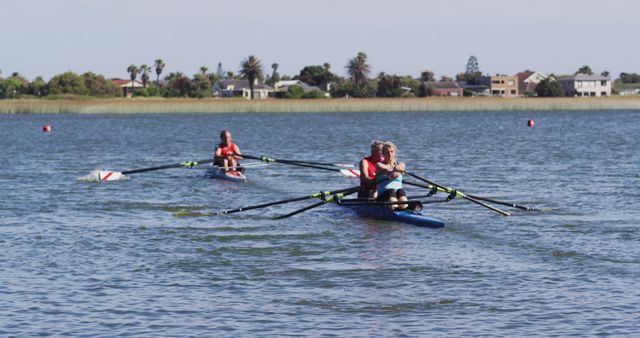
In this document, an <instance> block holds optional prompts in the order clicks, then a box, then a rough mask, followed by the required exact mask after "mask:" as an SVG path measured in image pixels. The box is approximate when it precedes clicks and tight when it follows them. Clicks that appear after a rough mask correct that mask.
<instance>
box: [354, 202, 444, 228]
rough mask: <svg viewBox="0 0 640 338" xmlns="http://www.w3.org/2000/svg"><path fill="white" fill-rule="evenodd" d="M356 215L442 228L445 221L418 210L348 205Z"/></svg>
mask: <svg viewBox="0 0 640 338" xmlns="http://www.w3.org/2000/svg"><path fill="white" fill-rule="evenodd" d="M347 207H348V208H350V209H352V210H354V211H355V212H356V213H357V214H358V215H360V216H363V217H370V218H375V219H379V220H385V221H396V222H402V223H407V224H412V225H416V226H420V227H428V228H443V227H444V225H445V223H444V221H441V220H439V219H436V218H432V217H429V216H426V215H425V214H423V213H422V212H419V211H409V210H402V211H391V210H389V208H387V207H386V206H378V205H349V206H347Z"/></svg>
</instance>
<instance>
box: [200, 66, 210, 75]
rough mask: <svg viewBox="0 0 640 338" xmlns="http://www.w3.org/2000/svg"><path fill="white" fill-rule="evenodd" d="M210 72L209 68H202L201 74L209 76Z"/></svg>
mask: <svg viewBox="0 0 640 338" xmlns="http://www.w3.org/2000/svg"><path fill="white" fill-rule="evenodd" d="M208 70H209V68H207V67H206V66H202V67H200V72H202V75H207V71H208Z"/></svg>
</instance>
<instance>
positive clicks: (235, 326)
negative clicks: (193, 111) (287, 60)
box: [0, 111, 640, 337]
mask: <svg viewBox="0 0 640 338" xmlns="http://www.w3.org/2000/svg"><path fill="white" fill-rule="evenodd" d="M529 118H533V119H534V120H535V122H536V124H535V128H533V129H529V128H527V126H526V122H527V120H528V119H529ZM45 123H50V124H51V125H52V126H53V132H51V133H49V134H45V133H43V132H42V130H41V127H42V125H43V124H45ZM222 129H230V130H232V132H233V136H234V140H235V141H236V142H237V143H238V144H239V145H240V147H241V149H242V151H243V152H245V153H247V154H252V155H258V156H262V155H267V156H271V157H276V158H283V159H298V160H309V161H323V162H326V161H329V162H338V163H340V162H342V163H345V162H346V163H353V162H356V161H357V160H358V159H359V158H360V157H361V156H362V155H364V154H365V153H366V152H367V150H368V142H369V141H370V140H371V139H373V138H379V139H384V140H393V141H394V142H395V143H396V145H397V146H398V147H399V157H400V159H401V160H403V161H405V162H407V165H408V168H409V169H412V170H413V171H415V172H416V173H419V174H422V175H423V176H426V177H429V178H431V179H432V180H434V181H436V182H438V183H441V184H444V185H448V186H453V187H456V188H458V189H460V190H462V191H464V192H468V193H472V194H476V195H482V196H489V197H493V198H498V199H504V200H511V201H515V202H518V203H520V204H524V205H528V206H532V207H536V208H543V209H544V211H542V212H524V211H518V210H515V211H513V210H509V211H513V213H514V215H513V216H512V217H501V216H499V215H497V214H495V213H493V212H491V211H489V210H487V209H485V208H483V207H481V206H478V205H475V204H472V203H470V202H468V201H464V200H455V201H453V202H450V203H441V204H433V205H429V206H428V208H427V210H428V212H429V213H430V214H431V215H432V216H434V217H437V218H441V219H443V220H445V221H446V222H447V227H446V228H444V229H426V228H419V227H414V226H408V225H404V224H399V223H392V222H381V221H375V220H368V219H359V218H357V217H355V215H354V214H353V213H352V212H351V211H349V210H344V209H341V208H339V207H338V206H335V205H326V206H323V207H321V208H317V209H314V210H310V211H308V212H306V213H302V214H300V215H297V216H295V217H293V218H290V219H285V220H273V219H270V216H274V215H277V214H282V213H286V212H289V211H292V210H295V209H297V208H301V207H304V206H305V205H308V204H311V203H313V202H315V201H307V202H299V203H295V204H288V205H284V206H282V207H273V208H269V209H265V210H262V212H260V211H256V212H246V213H238V214H235V215H233V216H218V217H182V218H177V217H175V216H174V213H175V212H177V211H185V210H186V211H194V212H196V211H203V212H206V211H218V210H223V209H227V208H235V207H240V206H246V205H251V204H258V203H264V202H269V201H275V200H280V199H285V198H290V197H296V196H302V195H307V194H310V193H313V192H316V191H320V190H330V189H339V188H344V187H349V186H352V185H356V184H357V182H356V181H354V180H350V179H347V178H342V177H340V176H338V175H334V174H333V173H331V172H323V171H316V170H313V169H303V168H296V167H287V166H283V165H271V166H268V167H264V168H256V169H254V170H252V171H249V172H248V176H249V182H247V183H245V184H237V183H230V182H223V181H218V180H210V179H206V178H205V177H204V175H203V170H202V169H171V170H164V171H155V172H148V173H142V174H137V175H131V177H130V179H129V180H124V181H117V182H103V183H97V182H87V181H84V180H81V179H80V178H81V177H83V176H85V175H87V174H89V173H90V172H91V171H93V170H96V169H111V170H119V171H124V170H128V169H137V168H144V167H151V166H156V165H163V164H171V163H177V162H182V161H186V160H198V159H204V158H208V157H209V156H210V154H211V153H212V149H213V145H214V143H215V141H216V139H217V134H218V133H219V131H220V130H222ZM639 131H640V114H639V113H638V112H618V111H596V112H544V113H538V112H498V113H428V114H412V113H405V114H286V115H270V114H257V115H252V114H247V115H236V116H232V115H135V116H134V115H131V116H128V115H97V116H79V115H55V116H49V115H47V116H42V115H22V116H0V145H1V148H0V149H1V150H2V151H1V152H0V163H1V165H0V194H1V195H0V196H1V203H0V248H1V250H0V295H1V297H0V335H1V336H16V337H24V336H32V335H42V336H48V335H72V336H115V335H122V336H129V335H130V336H176V337H184V336H286V335H293V336H295V335H302V336H323V335H335V336H382V337H384V336H387V337H397V336H459V335H487V336H526V335H557V336H569V335H577V336H589V335H615V336H634V335H636V336H637V335H639V334H640V283H639V282H640V281H639V279H640V278H639V277H640V245H639V243H640V203H639V202H638V201H639V200H640V193H639V192H638V188H639V187H640V173H639V168H640V151H639V150H638V149H640V141H639V140H638V136H637V135H638V132H639ZM408 190H409V193H415V194H418V193H420V194H422V193H423V192H421V191H420V190H417V189H416V188H409V189H408ZM438 197H443V196H441V194H440V195H437V196H436V198H438ZM502 208H504V209H506V207H502Z"/></svg>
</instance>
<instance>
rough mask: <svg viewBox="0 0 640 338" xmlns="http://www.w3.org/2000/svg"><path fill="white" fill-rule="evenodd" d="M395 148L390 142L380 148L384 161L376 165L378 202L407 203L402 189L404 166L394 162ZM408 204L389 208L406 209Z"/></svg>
mask: <svg viewBox="0 0 640 338" xmlns="http://www.w3.org/2000/svg"><path fill="white" fill-rule="evenodd" d="M396 152H397V148H396V146H395V145H394V144H393V143H391V142H386V143H385V144H384V145H383V146H382V156H384V160H383V161H382V162H378V163H377V164H376V182H377V183H378V188H377V191H378V198H377V200H378V201H385V202H386V201H389V202H391V203H394V202H398V201H401V202H407V200H408V199H407V193H406V192H405V191H404V189H402V173H403V172H404V171H405V165H404V163H402V162H399V163H398V162H396ZM407 206H408V204H406V203H405V204H391V205H389V208H390V209H391V210H394V209H400V210H403V209H406V208H407Z"/></svg>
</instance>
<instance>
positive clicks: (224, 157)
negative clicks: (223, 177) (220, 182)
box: [213, 130, 242, 171]
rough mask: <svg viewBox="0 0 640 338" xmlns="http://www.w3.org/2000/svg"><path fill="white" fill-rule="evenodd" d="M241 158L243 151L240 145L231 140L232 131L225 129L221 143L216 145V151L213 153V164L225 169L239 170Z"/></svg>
mask: <svg viewBox="0 0 640 338" xmlns="http://www.w3.org/2000/svg"><path fill="white" fill-rule="evenodd" d="M241 159H242V153H241V152H240V148H239V147H238V145H237V144H234V143H233V141H232V140H231V132H229V131H228V130H223V131H222V132H221V133H220V144H218V145H217V146H216V151H215V153H214V155H213V160H214V161H213V164H214V165H216V166H218V167H220V168H222V169H223V170H224V171H229V170H231V171H237V170H236V169H237V168H236V167H237V166H238V160H241ZM239 171H242V170H239Z"/></svg>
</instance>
